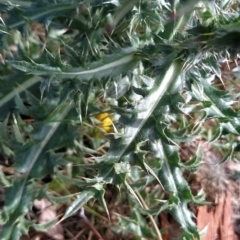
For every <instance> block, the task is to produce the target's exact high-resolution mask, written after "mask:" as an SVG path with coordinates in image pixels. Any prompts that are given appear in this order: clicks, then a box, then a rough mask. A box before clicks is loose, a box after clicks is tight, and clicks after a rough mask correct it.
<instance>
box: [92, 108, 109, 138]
mask: <svg viewBox="0 0 240 240" xmlns="http://www.w3.org/2000/svg"><path fill="white" fill-rule="evenodd" d="M95 118H96V119H97V120H98V121H100V122H101V124H99V125H97V127H98V128H101V129H103V130H104V131H105V132H107V133H113V121H112V117H111V116H110V115H109V114H108V113H106V112H105V113H100V114H98V115H96V116H95ZM96 132H97V135H98V136H99V137H102V134H101V132H100V131H99V129H97V130H96Z"/></svg>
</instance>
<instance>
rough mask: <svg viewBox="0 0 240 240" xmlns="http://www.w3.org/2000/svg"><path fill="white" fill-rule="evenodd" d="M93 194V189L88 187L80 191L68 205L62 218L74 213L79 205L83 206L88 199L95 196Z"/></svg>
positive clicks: (94, 192)
mask: <svg viewBox="0 0 240 240" xmlns="http://www.w3.org/2000/svg"><path fill="white" fill-rule="evenodd" d="M95 194H96V191H95V190H94V189H89V190H85V191H83V192H81V193H80V194H79V195H78V196H77V198H76V200H74V201H73V203H72V204H71V205H70V206H69V207H68V209H67V210H66V212H65V214H64V216H63V217H62V220H64V219H66V218H68V217H70V216H72V215H73V214H74V213H76V212H77V211H78V210H79V209H80V208H81V207H83V205H84V204H86V203H87V202H88V201H89V200H90V199H92V198H93V197H94V196H95Z"/></svg>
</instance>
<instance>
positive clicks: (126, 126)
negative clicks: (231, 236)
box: [0, 0, 240, 240]
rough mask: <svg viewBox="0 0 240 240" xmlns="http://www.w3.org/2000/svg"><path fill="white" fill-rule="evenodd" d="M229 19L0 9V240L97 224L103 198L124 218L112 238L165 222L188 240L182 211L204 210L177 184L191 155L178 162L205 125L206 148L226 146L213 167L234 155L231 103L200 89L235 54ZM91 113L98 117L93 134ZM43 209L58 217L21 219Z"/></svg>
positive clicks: (113, 7) (223, 14) (170, 7)
mask: <svg viewBox="0 0 240 240" xmlns="http://www.w3.org/2000/svg"><path fill="white" fill-rule="evenodd" d="M239 10H240V9H239V3H238V1H234V0H226V1H223V0H220V1H219V0H215V1H214V0H212V1H179V0H174V1H173V0H171V1H167V0H166V1H164V0H151V1H149V0H127V1H125V0H116V1H111V0H110V1H97V0H91V1H90V0H89V1H84V0H73V1H67V0H54V1H53V0H35V1H31V0H23V1H17V0H15V1H13V0H12V1H2V3H0V13H1V15H0V34H1V35H0V41H1V49H0V51H1V65H0V71H1V76H0V89H1V91H0V112H1V115H0V153H1V157H0V159H1V164H2V168H1V174H0V177H1V182H2V184H3V185H4V187H5V191H4V196H5V201H4V207H3V209H2V211H1V215H0V216H1V223H2V235H1V239H4V240H17V239H20V237H21V235H23V234H27V233H28V231H29V229H30V228H33V229H35V230H36V231H44V230H46V229H47V228H48V227H49V226H50V225H53V224H55V223H56V221H60V222H61V221H63V220H65V219H67V218H69V217H70V216H72V215H74V214H76V213H78V212H79V211H80V210H81V209H88V210H89V208H92V213H93V212H94V213H95V214H97V210H96V209H97V208H96V207H94V206H95V205H94V204H97V205H100V206H101V207H102V208H103V209H104V211H103V212H102V213H101V214H102V215H104V216H105V217H106V218H109V219H111V213H110V212H109V209H108V202H107V199H106V198H105V197H104V196H105V193H106V186H108V185H114V186H116V187H117V188H119V189H121V190H122V191H124V192H125V193H126V194H127V196H128V199H129V206H130V210H129V216H121V215H118V218H119V223H118V225H115V226H112V229H113V231H115V232H120V231H122V232H131V233H132V234H134V236H135V237H136V238H135V239H162V235H161V234H162V230H161V228H160V225H159V222H158V215H159V214H160V213H161V212H168V213H170V214H171V215H172V217H173V218H174V219H175V220H176V221H177V222H178V223H179V224H180V225H181V229H182V231H181V235H180V236H179V237H180V239H200V232H199V229H197V227H196V224H195V221H194V215H193V213H192V212H191V210H190V209H189V207H188V204H189V203H191V202H193V203H195V204H197V205H198V204H205V201H204V194H203V192H202V191H200V192H199V194H197V195H193V194H192V192H191V189H190V186H189V184H188V182H187V180H186V179H185V178H184V176H183V171H184V170H191V171H193V170H194V169H197V167H198V165H199V163H200V162H201V154H200V152H197V153H196V156H192V159H189V160H190V161H188V162H187V163H183V162H181V159H180V157H179V150H180V145H181V143H189V142H192V141H194V139H196V138H197V137H199V136H202V137H206V133H205V131H204V128H203V125H204V122H205V121H207V120H209V119H214V120H215V123H216V124H215V126H214V127H212V129H211V133H212V135H211V138H208V139H207V141H209V142H213V141H217V140H218V139H219V138H221V139H225V140H226V141H228V143H229V146H228V152H227V155H226V156H225V158H224V159H223V160H222V162H224V161H227V160H228V159H230V158H231V156H232V155H233V154H234V152H235V151H236V150H237V149H238V146H239V143H238V141H237V140H236V137H235V136H237V135H238V134H239V131H240V121H239V109H238V106H236V104H235V105H233V103H236V101H238V93H234V92H233V91H231V90H220V89H219V88H218V87H217V86H216V84H215V83H214V79H216V77H217V78H219V79H220V80H222V79H221V70H220V65H221V63H223V62H229V61H233V60H234V59H237V57H238V53H239V52H240V44H239V37H240V32H239V27H240V16H239ZM239 72H240V69H239V68H237V67H236V69H235V70H234V74H235V76H236V78H238V77H239ZM102 113H107V116H111V119H109V118H108V120H109V122H110V125H111V126H110V127H109V126H107V129H106V128H105V129H104V126H105V125H104V122H103V124H102V125H101V121H103V119H102V118H99V117H98V119H96V116H101V115H100V114H102ZM99 121H100V123H99ZM99 124H100V125H99ZM109 128H111V129H109ZM96 129H98V130H97V131H99V130H100V131H101V137H99V134H97V132H96ZM6 167H8V168H9V167H11V169H12V171H11V173H9V172H6V171H3V170H4V169H6ZM46 177H48V178H50V179H51V180H50V182H49V183H47V182H46V181H45V180H44V179H46ZM54 183H58V184H57V185H56V184H55V185H54ZM149 187H152V188H153V189H154V191H153V192H152V193H149V192H148V191H146V189H147V188H149ZM62 189H65V191H62ZM66 189H67V190H66ZM43 198H46V199H48V200H49V201H50V202H51V203H53V204H56V203H64V202H67V203H68V208H67V209H66V212H65V213H64V214H63V216H61V217H60V218H59V219H53V221H52V222H49V223H47V224H45V225H41V224H38V223H37V222H36V221H34V219H31V218H29V217H27V215H28V213H29V212H30V211H31V210H32V206H33V203H34V200H36V199H43ZM93 200H94V201H93ZM90 202H91V203H93V205H92V204H91V206H92V207H89V203H90ZM98 215H99V213H98ZM145 216H147V218H145Z"/></svg>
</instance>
